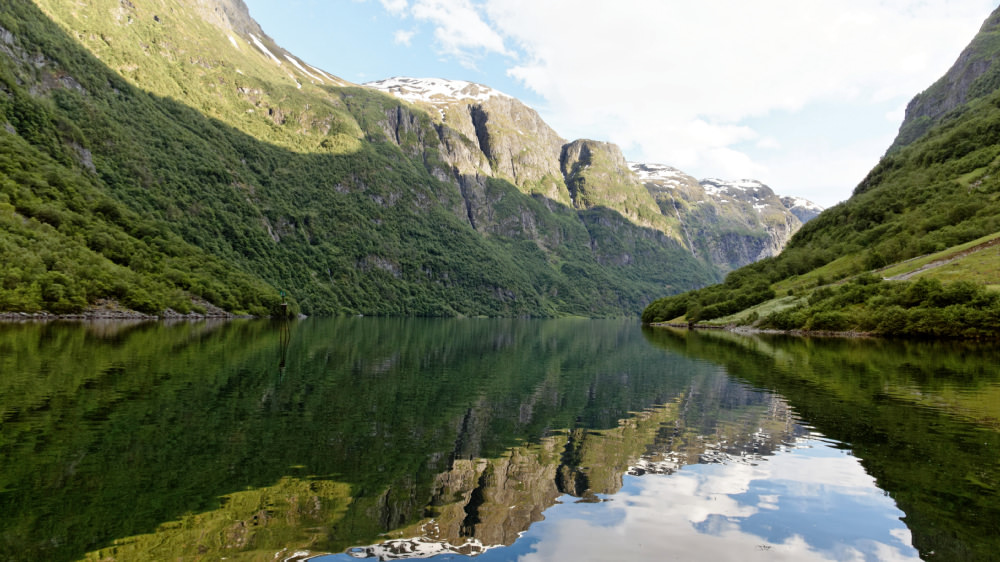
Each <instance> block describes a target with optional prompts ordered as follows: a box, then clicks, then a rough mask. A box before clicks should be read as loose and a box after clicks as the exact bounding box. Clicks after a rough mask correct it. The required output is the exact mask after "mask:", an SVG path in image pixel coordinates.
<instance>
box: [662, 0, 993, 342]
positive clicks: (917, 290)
mask: <svg viewBox="0 0 1000 562" xmlns="http://www.w3.org/2000/svg"><path fill="white" fill-rule="evenodd" d="M997 20H998V12H994V14H993V15H991V16H990V18H989V19H988V20H987V25H984V28H983V29H984V31H983V32H981V34H980V35H979V36H977V37H976V39H975V40H974V41H973V45H979V46H980V48H978V50H977V51H976V53H977V54H976V56H977V57H980V58H984V59H988V60H990V61H992V60H996V59H997V57H1000V44H997V46H996V48H994V49H992V50H990V51H986V50H984V48H983V47H982V46H983V45H985V44H988V39H989V38H990V37H992V36H993V33H994V32H993V30H992V27H991V26H990V25H989V22H995V21H997ZM974 84H982V82H975V81H973V82H972V83H971V84H970V85H969V88H972V85H974ZM967 97H968V98H969V99H970V101H968V102H966V103H965V104H963V105H961V106H958V107H956V108H955V109H953V110H951V112H949V113H948V116H947V118H946V119H943V120H941V122H939V123H938V124H937V125H934V126H933V127H931V128H930V129H929V130H928V131H927V132H926V133H924V134H923V136H921V137H920V138H918V139H916V140H914V141H912V142H910V143H909V144H906V145H905V146H900V147H898V148H897V149H895V150H893V151H891V152H890V153H889V154H887V155H886V156H885V157H884V158H883V159H882V160H881V161H880V162H879V164H878V165H877V166H876V167H875V168H874V169H873V170H872V171H871V172H870V173H869V174H868V176H867V177H866V178H865V179H864V180H863V181H862V182H861V183H860V184H859V185H858V187H857V188H856V189H855V191H854V195H853V196H852V197H851V198H850V199H849V200H847V201H846V202H844V203H841V204H840V205H837V206H835V207H833V208H831V209H828V210H826V211H824V212H823V213H822V214H820V215H819V216H818V217H817V218H815V219H813V220H812V221H810V222H809V223H807V224H806V225H804V226H803V227H802V229H801V230H799V232H798V233H796V235H795V236H793V237H792V239H791V241H790V242H789V244H788V246H787V247H786V248H785V250H784V251H783V253H782V254H781V255H780V256H778V257H776V258H773V259H768V260H763V261H761V262H758V263H756V264H753V265H750V266H747V267H745V268H743V269H740V270H738V271H736V272H734V273H732V274H730V276H729V277H728V278H727V280H726V282H725V283H724V284H722V285H717V286H713V287H710V288H706V289H703V290H700V291H696V292H693V293H689V294H685V295H682V296H678V297H667V298H663V299H660V300H658V301H656V302H654V303H653V304H652V305H650V307H648V308H647V309H646V310H645V312H644V314H643V318H644V320H646V321H650V322H652V321H667V320H672V319H675V318H677V317H681V316H685V317H686V320H688V321H697V320H702V321H704V320H718V319H724V320H723V321H725V322H736V323H743V324H747V323H752V324H755V325H757V326H760V327H773V328H781V329H799V328H804V329H813V330H836V331H841V330H862V331H874V332H877V333H885V334H911V335H927V336H942V335H954V336H984V335H991V336H995V335H997V334H1000V323H998V321H997V318H998V317H1000V295H998V294H997V293H996V292H993V291H992V290H990V288H989V287H988V285H990V284H991V283H985V284H984V283H982V282H981V281H982V280H984V277H982V276H979V275H977V274H976V270H978V269H979V268H986V269H989V268H991V267H993V268H995V261H996V260H993V259H980V260H978V261H976V260H967V261H966V263H967V266H968V267H967V268H966V269H965V270H964V273H963V274H962V275H959V276H957V277H956V276H954V275H953V276H951V277H950V278H948V279H946V281H948V282H946V283H944V284H942V283H941V281H940V280H934V279H931V278H925V279H923V280H921V279H917V280H910V281H887V280H883V279H882V278H883V277H892V276H891V275H888V276H886V275H883V274H882V273H881V270H882V269H883V268H885V267H887V266H890V265H892V264H895V263H897V262H902V261H904V260H908V259H912V258H917V257H919V256H922V255H925V254H931V253H934V252H942V251H946V250H948V249H949V248H952V247H955V246H958V245H961V244H964V243H967V242H970V241H973V240H976V239H978V238H980V237H985V236H989V235H992V234H994V233H997V232H1000V175H998V174H1000V91H997V90H996V89H995V88H994V90H993V91H991V92H990V93H988V94H985V95H980V96H978V97H973V96H967ZM905 127H906V125H904V128H905ZM987 251H995V249H994V250H987ZM974 261H976V263H973V262H974ZM869 272H870V273H871V274H866V273H869ZM861 274H866V275H861ZM858 275H861V276H860V277H856V276H858ZM855 277H856V278H855ZM851 278H855V280H854V281H853V282H851V283H843V281H847V280H848V279H851ZM977 281H978V282H977ZM834 282H837V284H835V285H831V286H826V285H828V284H829V283H834ZM993 284H995V281H993ZM775 297H777V298H780V299H781V301H780V302H779V301H774V302H771V303H769V304H767V305H766V306H761V307H759V309H758V310H750V309H751V307H755V306H758V305H761V303H765V302H768V301H770V300H771V299H774V298H775Z"/></svg>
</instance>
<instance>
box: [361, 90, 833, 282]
mask: <svg viewBox="0 0 1000 562" xmlns="http://www.w3.org/2000/svg"><path fill="white" fill-rule="evenodd" d="M365 86H367V87H370V88H374V89H377V90H380V91H383V92H386V93H389V94H391V95H393V96H395V97H396V98H399V99H403V100H405V101H407V102H409V103H410V104H412V105H411V106H410V107H407V106H405V105H404V106H400V105H396V106H386V109H385V118H384V120H382V121H381V122H380V125H381V127H382V129H383V131H384V133H385V137H386V138H387V139H388V140H389V141H391V142H393V143H395V144H397V145H399V146H400V147H401V148H403V149H404V150H405V151H406V152H407V153H409V154H411V155H417V154H420V153H423V154H424V155H425V157H424V164H425V166H426V167H427V168H428V170H430V171H431V173H432V174H433V175H434V176H435V177H437V178H438V179H441V180H443V181H448V182H449V183H451V184H452V185H454V186H455V187H456V188H457V189H458V191H459V193H460V194H461V198H462V202H461V203H460V204H458V205H455V206H454V209H453V210H454V212H455V213H456V214H457V215H458V216H460V217H462V218H464V219H465V220H467V221H468V222H469V224H470V225H471V226H472V227H473V228H474V229H476V230H477V231H479V232H481V233H483V234H490V235H499V236H505V237H512V238H518V239H530V240H534V241H535V242H536V243H538V244H539V247H541V248H547V249H551V248H554V247H556V246H558V245H559V244H560V243H561V242H562V240H561V239H560V234H559V231H558V230H553V229H544V228H539V225H540V224H542V223H544V222H545V218H544V217H541V216H539V215H538V210H537V209H532V208H528V207H526V206H524V205H520V206H517V208H506V207H507V204H505V202H504V201H505V191H504V188H503V186H502V185H500V184H498V183H497V182H496V181H495V180H505V181H506V182H509V184H510V185H513V186H515V187H516V188H517V189H518V190H520V191H521V192H522V193H526V194H530V195H533V196H535V197H536V200H539V201H543V202H544V204H545V205H546V207H547V209H548V211H553V210H556V209H557V208H560V207H561V208H563V209H564V210H570V211H575V212H577V213H580V220H581V221H582V222H583V223H584V225H585V226H586V227H587V230H588V232H589V233H590V235H591V240H590V247H591V251H592V252H594V254H595V257H596V258H597V259H598V261H599V262H600V263H603V264H606V265H607V264H611V265H617V266H622V265H630V264H632V263H635V262H637V261H638V260H639V259H640V258H639V257H638V256H637V255H636V251H635V249H636V247H637V245H642V244H646V243H652V244H655V245H661V246H664V245H665V246H673V247H677V246H678V245H679V246H682V247H684V248H686V249H687V251H689V252H690V253H691V254H692V255H693V256H694V257H695V258H697V259H699V260H700V261H702V262H703V263H706V264H711V266H712V267H714V268H716V270H717V271H720V272H726V271H729V270H732V269H736V268H738V267H741V266H743V265H746V264H748V263H752V262H754V261H757V260H759V259H762V258H765V257H769V256H773V255H776V254H778V253H779V252H780V251H781V250H782V248H784V245H785V243H786V242H787V240H788V239H789V238H790V237H791V235H792V234H794V233H795V231H796V230H798V228H799V227H800V226H801V224H802V222H803V220H802V219H801V218H799V217H800V216H801V217H805V218H806V220H808V218H811V217H812V216H815V214H817V213H818V212H819V210H821V209H820V208H819V207H818V206H816V205H814V204H812V203H810V202H808V201H805V200H800V199H796V198H787V199H788V200H787V201H786V202H783V201H782V200H781V199H780V198H778V197H777V196H776V195H775V194H774V192H773V191H772V190H771V189H770V188H769V187H767V186H766V185H763V184H761V183H760V182H756V181H753V180H743V181H741V182H725V181H722V180H705V181H703V182H699V181H698V180H696V179H695V178H693V177H691V176H688V175H687V174H684V173H683V172H680V171H679V170H676V169H673V168H670V167H668V166H661V165H657V164H630V163H629V162H627V161H626V159H625V156H624V155H623V154H622V151H621V149H620V148H619V147H618V146H616V145H614V144H611V143H607V142H600V141H595V140H588V139H579V140H575V141H572V142H569V143H567V142H566V141H565V140H563V139H562V138H560V137H559V135H557V134H556V133H555V131H553V130H552V129H551V128H550V127H549V126H548V125H547V124H546V123H545V122H544V121H542V119H541V117H540V116H539V115H538V113H537V112H535V111H534V110H533V109H531V108H529V107H527V106H526V105H524V104H523V103H521V102H520V101H518V100H517V99H515V98H513V97H511V96H508V95H506V94H503V93H502V92H498V91H497V90H494V89H492V88H489V87H487V86H483V85H481V84H474V83H471V82H463V81H457V80H439V79H417V78H391V79H388V80H381V81H378V82H370V83H367V84H365ZM411 108H412V109H411ZM421 116H426V117H421ZM422 119H425V120H426V119H429V120H430V122H431V123H427V122H425V121H422ZM428 155H430V156H428ZM626 222H627V223H631V224H632V225H635V226H638V227H640V230H641V231H642V232H644V234H642V235H641V236H640V237H642V238H644V239H645V241H640V240H638V239H637V238H636V235H635V233H632V232H631V231H629V230H628V228H626V226H627V225H626ZM543 230H545V231H547V232H548V234H547V235H546V234H543V233H542V232H541V231H543ZM626 231H628V232H626ZM607 232H614V233H617V234H616V236H615V237H612V238H613V240H609V239H608V238H607V237H606V236H604V235H602V233H607ZM622 233H626V234H628V236H625V234H622ZM622 236H625V238H627V239H628V240H627V241H626V242H627V243H623V239H622Z"/></svg>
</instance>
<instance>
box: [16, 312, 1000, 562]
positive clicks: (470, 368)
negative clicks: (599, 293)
mask: <svg viewBox="0 0 1000 562" xmlns="http://www.w3.org/2000/svg"><path fill="white" fill-rule="evenodd" d="M998 359H1000V354H998V353H997V352H996V351H995V350H994V348H993V346H988V345H975V344H948V345H945V344H933V343H891V342H883V341H869V340H818V341H817V340H811V341H810V340H798V339H790V338H762V337H744V336H736V335H733V334H724V333H705V334H702V333H686V332H669V331H661V330H648V329H647V330H643V329H642V328H641V327H640V326H639V325H638V324H637V323H635V322H633V321H593V320H550V321H542V320H471V319H469V320H430V319H405V320H401V319H370V318H357V319H322V320H319V319H317V320H306V321H302V322H296V323H292V324H290V325H282V324H279V323H271V322H267V321H236V322H218V323H211V322H207V323H206V322H201V323H187V322H184V323H178V324H163V323H139V324H126V323H106V324H85V323H81V324H74V323H66V324H62V323H51V324H31V323H27V324H0V421H2V426H0V514H2V516H0V559H4V560H8V559H9V560H74V559H81V558H90V559H95V560H96V559H104V560H107V559H112V560H163V559H186V560H216V559H221V558H228V559H231V560H275V559H289V558H295V559H304V558H307V557H319V558H327V559H338V558H348V557H361V556H366V555H367V556H383V557H387V553H393V554H392V555H393V556H400V555H401V554H400V553H403V552H410V553H411V554H422V555H431V554H440V555H442V556H444V557H455V556H459V557H460V556H461V555H465V554H479V556H480V559H482V560H500V559H515V558H517V557H522V558H523V559H539V560H546V559H580V557H581V555H580V554H579V553H577V554H573V553H572V548H573V545H581V544H584V543H585V542H586V540H585V538H586V537H587V536H589V537H591V538H594V539H595V540H596V537H598V536H600V533H599V532H598V531H597V530H600V529H603V530H608V529H616V531H615V533H612V535H611V537H612V538H605V539H602V540H601V541H600V544H598V545H595V546H593V547H591V549H590V550H587V551H586V554H585V555H583V557H584V558H587V557H588V556H589V557H591V558H592V559H607V558H609V557H614V556H616V555H617V554H621V553H623V552H628V553H629V557H631V558H646V559H662V558H664V557H668V558H669V557H670V556H679V557H682V558H683V557H684V552H685V551H684V550H683V549H684V548H691V549H698V550H697V551H698V552H702V553H707V552H714V551H713V550H712V549H713V548H714V549H717V550H718V552H717V553H716V554H714V555H713V556H716V557H720V556H721V557H723V558H725V557H726V555H722V554H720V553H728V554H727V555H728V556H731V557H733V559H753V556H763V557H764V558H762V559H767V558H766V557H767V556H772V557H773V556H774V555H776V554H781V553H786V554H787V555H788V556H793V555H796V553H799V554H801V553H805V554H808V556H812V557H815V558H817V559H838V558H840V559H842V558H844V557H845V556H847V555H846V554H845V553H848V554H850V553H852V552H858V553H861V555H862V557H867V558H870V559H871V558H874V559H878V558H880V557H885V556H886V554H885V553H887V552H891V553H893V556H894V557H898V558H906V557H910V558H912V557H916V556H918V555H919V556H920V557H923V558H929V559H943V560H953V559H989V558H990V557H991V556H994V553H995V552H1000V550H998V547H1000V539H998V536H1000V533H998V531H1000V524H998V521H1000V498H998V494H997V485H998V476H1000V439H998V437H1000V435H998V430H1000V373H998V371H1000V361H998ZM801 467H808V468H807V469H803V468H801ZM823 474H832V475H836V477H833V478H826V479H824V478H825V477H824V476H822V475H823ZM737 477H739V478H743V482H744V483H743V484H742V485H741V486H739V487H737V488H734V489H728V488H725V485H724V484H722V483H723V482H732V481H734V479H735V478H737ZM810 478H811V480H810ZM796 479H804V480H802V481H801V482H800V481H798V480H796ZM793 480H794V481H795V482H794V483H792V481H793ZM845 482H850V483H851V484H850V486H849V487H846V486H845V485H843V484H844V483H845ZM688 484H690V486H688ZM711 486H721V487H719V488H718V489H709V488H710V487H711ZM817 490H820V492H817ZM706 498H709V499H711V500H712V502H714V503H712V504H711V505H721V503H724V502H719V501H717V500H719V499H720V498H722V499H725V500H726V501H727V502H729V503H730V504H731V509H729V510H728V511H726V510H723V509H721V508H718V509H717V510H716V511H712V509H716V508H709V507H706V506H707V505H710V504H708V503H706V502H705V501H703V500H705V499H706ZM859 498H862V499H859ZM803 506H805V507H803ZM644 509H645V510H646V511H643V510H644ZM706 510H708V511H706ZM820 516H822V517H821V519H820V520H818V521H819V522H817V520H813V519H811V517H813V518H815V517H820ZM665 521H672V522H673V525H672V527H671V528H672V529H674V531H675V532H673V533H672V534H671V536H670V540H668V541H667V540H665V541H661V542H657V539H656V537H657V536H659V535H660V534H662V532H663V528H662V526H663V524H664V522H665ZM584 531H586V534H582V533H583V532H584ZM574 533H578V534H577V535H574ZM567 537H570V538H571V539H572V540H569V539H567ZM573 537H575V538H573ZM613 537H617V539H616V538H613ZM567 540H569V542H565V544H564V542H561V541H567ZM616 540H617V541H618V543H617V544H616V542H615V541H616ZM602 548H604V549H606V550H601V549H602ZM629 549H632V550H631V551H630V550H629ZM338 553H347V554H338ZM560 553H561V554H560ZM324 554H326V556H323V555H324ZM296 557H297V558H296ZM532 557H534V558H532ZM771 559H773V558H771Z"/></svg>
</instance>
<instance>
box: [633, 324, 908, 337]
mask: <svg viewBox="0 0 1000 562" xmlns="http://www.w3.org/2000/svg"><path fill="white" fill-rule="evenodd" d="M647 326H650V327H653V328H673V329H681V330H695V331H697V330H722V331H726V332H733V333H735V334H768V335H777V336H799V337H821V338H891V337H893V336H882V335H878V334H874V333H872V332H857V331H847V332H834V331H829V330H771V329H762V328H753V327H750V326H737V325H735V324H729V325H725V326H721V325H718V324H686V323H681V322H654V323H651V324H647Z"/></svg>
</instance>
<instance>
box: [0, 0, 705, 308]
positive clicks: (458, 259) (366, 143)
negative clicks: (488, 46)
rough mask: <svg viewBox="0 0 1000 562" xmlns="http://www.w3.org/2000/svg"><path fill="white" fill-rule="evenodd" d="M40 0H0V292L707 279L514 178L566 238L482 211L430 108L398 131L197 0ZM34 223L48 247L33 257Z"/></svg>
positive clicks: (402, 302) (475, 291) (38, 295)
mask: <svg viewBox="0 0 1000 562" xmlns="http://www.w3.org/2000/svg"><path fill="white" fill-rule="evenodd" d="M39 5H41V6H42V7H43V8H44V9H45V11H46V12H47V15H48V16H51V17H52V18H54V19H55V20H56V21H58V22H60V26H61V27H57V26H56V25H54V24H53V23H52V21H51V20H49V19H48V18H47V17H46V15H45V14H42V13H41V12H40V11H39V10H38V8H37V7H35V6H34V5H33V4H31V3H28V2H26V1H24V0H19V1H17V2H13V3H11V5H10V6H9V7H8V8H5V10H4V11H3V12H2V13H0V26H2V27H3V28H4V29H6V30H7V31H9V32H10V34H9V38H10V39H11V40H10V41H9V42H8V41H7V40H6V39H5V41H4V54H6V55H7V56H0V93H2V94H4V95H0V121H4V120H5V121H7V123H8V124H9V125H10V127H9V128H8V129H7V132H4V131H3V130H0V142H2V143H4V150H3V152H2V153H0V164H2V165H3V167H2V168H0V219H2V220H3V224H4V225H5V228H4V229H3V230H0V251H2V252H4V254H3V258H4V261H5V262H7V263H12V264H16V267H15V268H12V269H13V270H16V271H13V272H12V271H7V272H5V275H6V276H5V278H4V279H3V281H2V284H0V309H3V310H23V311H34V310H51V311H56V312H72V311H76V310H79V309H81V308H82V307H85V306H87V305H88V304H92V303H94V302H95V301H96V300H98V299H101V298H113V299H118V300H122V301H124V302H125V304H127V305H129V306H132V307H134V308H138V309H140V310H145V311H149V312H156V311H160V310H163V309H164V308H165V307H167V306H171V307H174V308H175V309H181V310H182V311H183V309H184V308H185V307H186V306H187V307H189V306H190V304H186V303H190V300H189V298H190V297H191V296H197V297H202V298H205V299H207V300H208V301H210V302H212V303H215V304H218V305H220V306H223V307H224V308H227V309H229V310H235V311H247V312H252V313H255V314H262V313H267V312H268V311H270V310H271V309H273V307H274V306H275V305H276V303H277V302H278V300H279V297H278V296H277V292H278V288H281V289H286V290H289V291H291V293H292V294H293V295H294V298H295V300H297V304H299V305H301V307H302V309H303V310H305V311H306V312H310V313H321V314H322V313H326V314H337V313H341V314H345V313H359V312H361V313H366V314H444V315H455V314H468V315H492V316H514V315H529V314H530V315H563V314H581V315H621V314H630V313H635V312H636V311H637V310H639V308H641V306H642V305H643V304H644V303H645V302H648V301H649V300H650V299H651V296H652V295H655V294H656V293H658V292H661V291H664V290H669V291H677V290H681V289H684V288H690V287H693V286H697V285H700V284H704V283H705V282H709V281H711V280H712V274H711V273H710V272H709V271H708V270H707V269H706V268H704V267H702V266H701V265H700V264H698V263H695V262H694V260H693V259H690V258H689V257H688V256H687V255H686V254H685V253H684V252H683V251H682V249H681V248H679V247H677V248H673V247H672V246H669V245H664V244H654V243H651V242H650V241H649V236H648V233H646V232H645V230H644V229H641V228H638V227H635V226H634V225H631V224H630V223H628V222H627V221H621V223H622V224H621V225H620V226H619V227H618V228H616V229H613V230H611V231H607V232H605V233H604V235H605V238H604V239H603V240H602V242H603V245H604V246H617V247H620V248H621V250H622V252H627V251H631V252H632V254H631V255H637V256H641V257H643V258H644V259H643V260H642V263H641V264H639V263H638V260H637V263H635V264H621V265H616V264H611V266H609V265H608V264H606V263H602V262H601V261H600V256H595V255H594V254H593V253H592V252H591V251H590V246H591V232H590V231H588V229H587V225H586V224H585V221H581V220H580V218H579V217H578V216H577V214H576V213H574V212H573V211H572V210H570V209H565V208H561V207H559V206H558V205H556V206H553V205H548V206H546V205H544V204H543V202H540V201H539V200H538V199H536V198H532V197H530V196H528V195H526V194H524V193H521V192H520V191H519V190H518V189H517V188H516V187H514V186H513V185H511V184H509V183H507V182H503V181H497V182H493V183H491V184H490V190H491V193H493V194H494V195H495V197H493V198H492V199H491V201H497V202H502V204H499V205H497V206H496V209H497V213H498V215H499V216H500V218H503V219H509V220H510V221H512V222H515V223H518V221H521V223H523V222H529V223H530V224H531V225H532V227H533V228H534V229H535V230H537V231H540V232H543V233H549V234H550V235H551V237H552V238H553V239H555V240H557V241H559V242H560V243H558V244H553V245H552V247H549V248H546V247H542V246H541V245H539V243H538V242H537V240H535V239H532V238H531V236H529V235H528V234H527V233H526V232H525V231H526V230H527V229H526V228H524V227H523V225H522V226H520V227H519V228H520V230H518V229H513V230H514V231H515V232H514V234H515V235H511V236H489V235H483V234H480V233H478V232H476V231H474V230H473V229H471V228H469V226H468V224H467V222H465V221H464V220H463V219H462V218H461V213H458V212H455V209H461V207H462V204H463V202H462V199H461V194H460V193H459V192H458V189H457V188H456V187H455V186H453V185H451V184H449V183H444V182H441V181H439V180H437V179H436V178H435V177H434V175H433V172H435V171H440V170H441V169H445V168H446V165H445V164H444V163H443V162H442V161H441V158H440V157H439V155H438V154H437V146H436V142H437V141H436V136H435V135H434V134H433V126H432V124H431V122H430V120H429V119H428V118H427V117H426V115H417V117H416V122H417V127H416V128H415V129H414V130H412V131H408V133H407V135H405V136H403V137H401V138H399V139H398V144H397V142H389V140H388V139H387V137H386V133H385V130H384V122H385V119H386V115H387V113H393V112H395V110H396V108H397V107H399V103H398V102H397V101H395V100H392V99H391V98H389V97H388V96H384V95H380V94H377V93H374V92H371V91H368V90H365V89H361V88H353V87H335V86H333V85H332V84H334V83H337V84H342V82H340V81H336V80H334V79H332V78H329V77H326V78H329V79H326V78H324V79H322V82H323V83H320V82H321V81H320V80H314V81H312V82H315V83H312V82H311V81H310V80H309V79H308V78H307V77H305V76H304V75H303V74H302V73H301V72H298V71H296V70H294V69H292V67H291V66H289V64H288V63H285V64H283V65H282V66H280V67H279V66H277V65H275V64H273V62H272V61H270V60H269V59H268V57H267V56H265V55H264V54H262V53H261V52H260V51H259V50H257V49H256V48H254V47H252V46H251V45H250V43H249V42H248V41H247V40H246V38H243V37H232V40H230V38H229V37H228V36H227V34H226V33H222V32H221V31H220V29H218V28H216V27H214V26H212V25H210V24H208V23H205V21H203V19H202V17H201V15H200V14H199V11H198V10H199V9H201V8H198V7H192V6H187V5H186V4H184V3H181V2H172V1H167V0H164V1H159V2H157V1H150V2H142V3H135V4H134V5H133V4H123V3H120V2H117V1H110V0H100V1H95V2H92V3H88V4H87V5H76V4H66V3H63V2H49V1H47V0H40V1H39ZM189 8H190V9H189ZM234 43H235V44H234ZM81 47H85V48H81ZM95 57H96V58H95ZM98 59H99V60H98ZM317 76H319V75H317ZM296 81H298V83H297V82H296ZM300 86H301V88H300ZM0 124H2V123H0ZM10 131H14V133H10ZM550 208H553V209H554V210H550ZM524 217H528V218H527V219H525V218H524ZM521 223H518V224H521ZM46 225H47V226H46ZM32 232H34V233H42V234H32ZM29 239H30V240H29ZM32 244H35V245H36V246H37V244H43V245H44V247H46V248H49V249H50V252H51V253H55V254H57V255H56V256H55V257H52V258H42V259H41V261H39V260H32V259H31V258H30V256H29V254H30V255H38V254H39V251H38V250H35V249H32V250H30V251H27V252H26V251H25V250H26V249H28V248H32V247H33V246H32ZM685 260H686V261H685ZM84 264H89V265H88V266H87V267H89V269H87V268H84V267H83V266H84ZM669 264H673V266H674V267H668V265H669Z"/></svg>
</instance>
